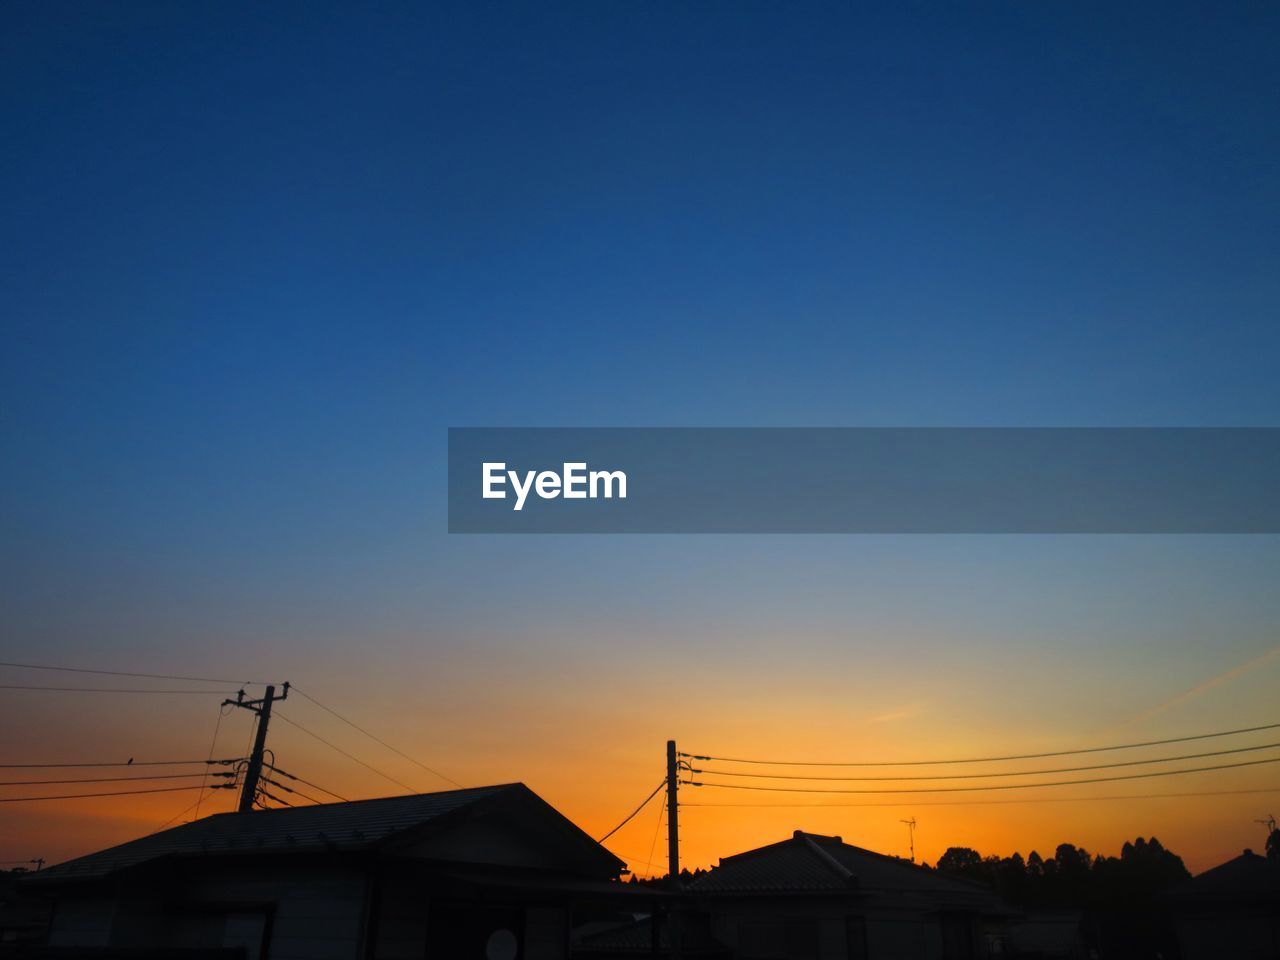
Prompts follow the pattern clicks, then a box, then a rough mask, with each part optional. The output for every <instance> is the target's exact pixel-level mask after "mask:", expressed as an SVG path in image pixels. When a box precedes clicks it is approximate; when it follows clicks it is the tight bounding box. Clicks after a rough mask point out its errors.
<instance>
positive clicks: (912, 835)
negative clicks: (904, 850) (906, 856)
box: [898, 817, 916, 863]
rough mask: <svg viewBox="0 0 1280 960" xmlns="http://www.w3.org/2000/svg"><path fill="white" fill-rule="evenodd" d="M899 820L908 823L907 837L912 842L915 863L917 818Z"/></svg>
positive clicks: (913, 861) (912, 857) (912, 858)
mask: <svg viewBox="0 0 1280 960" xmlns="http://www.w3.org/2000/svg"><path fill="white" fill-rule="evenodd" d="M898 822H899V823H905V824H906V825H907V838H908V840H909V841H910V843H911V862H912V863H915V862H916V818H915V817H912V818H911V819H910V820H899V821H898Z"/></svg>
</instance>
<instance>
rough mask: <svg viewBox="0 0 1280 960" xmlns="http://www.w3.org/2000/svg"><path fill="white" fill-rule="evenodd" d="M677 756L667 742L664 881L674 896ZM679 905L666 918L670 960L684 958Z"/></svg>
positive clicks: (677, 856) (677, 828)
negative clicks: (665, 868) (665, 864)
mask: <svg viewBox="0 0 1280 960" xmlns="http://www.w3.org/2000/svg"><path fill="white" fill-rule="evenodd" d="M678 757H679V755H678V754H677V753H676V742H675V741H674V740H668V741H667V880H668V882H669V883H670V886H671V890H672V891H673V892H674V893H676V894H677V895H678V894H679V892H680V802H679V800H678V798H677V790H679V787H680V761H679V759H678ZM680 913H681V912H680V901H679V900H678V899H677V900H675V901H674V902H673V903H672V905H671V913H670V914H669V915H668V923H667V933H668V936H669V938H670V941H671V960H681V958H682V957H683V956H684V945H683V940H684V936H683V933H684V931H683V928H682V923H681V920H682V918H681V915H680Z"/></svg>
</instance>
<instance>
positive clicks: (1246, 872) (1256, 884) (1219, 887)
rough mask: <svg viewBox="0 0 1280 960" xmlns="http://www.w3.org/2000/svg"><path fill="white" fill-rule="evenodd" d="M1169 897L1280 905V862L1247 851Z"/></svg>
mask: <svg viewBox="0 0 1280 960" xmlns="http://www.w3.org/2000/svg"><path fill="white" fill-rule="evenodd" d="M1169 896H1170V897H1171V898H1173V899H1176V900H1187V901H1196V900H1200V901H1223V902H1229V903H1244V902H1246V901H1258V900H1263V901H1270V902H1273V903H1280V860H1274V859H1270V858H1268V857H1263V856H1259V855H1258V854H1256V853H1254V852H1253V851H1252V850H1246V851H1244V853H1242V854H1240V856H1238V857H1234V858H1233V859H1231V860H1228V861H1227V862H1226V863H1220V864H1218V865H1217V866H1216V867H1213V868H1212V869H1209V870H1206V871H1205V872H1204V873H1202V874H1200V875H1199V876H1197V877H1194V878H1192V879H1191V880H1188V881H1187V882H1186V883H1182V884H1179V885H1178V886H1177V887H1175V888H1174V889H1173V890H1172V891H1170V893H1169Z"/></svg>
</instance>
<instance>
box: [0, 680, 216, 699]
mask: <svg viewBox="0 0 1280 960" xmlns="http://www.w3.org/2000/svg"><path fill="white" fill-rule="evenodd" d="M0 690H38V691H44V692H48V693H188V694H199V695H202V696H206V697H207V696H219V697H224V696H228V695H230V694H233V693H235V691H234V690H156V689H154V688H151V687H37V686H31V685H27V684H20V683H6V684H0Z"/></svg>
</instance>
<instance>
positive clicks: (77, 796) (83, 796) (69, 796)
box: [0, 783, 234, 803]
mask: <svg viewBox="0 0 1280 960" xmlns="http://www.w3.org/2000/svg"><path fill="white" fill-rule="evenodd" d="M233 786H234V784H230V783H227V784H217V785H216V786H213V787H210V789H211V790H230V789H231V788H232V787H233ZM199 789H200V786H199V784H197V785H196V786H193V787H155V788H153V789H150V790H115V791H112V792H109V793H66V794H62V795H60V796H55V797H0V803H29V802H32V801H35V800H89V799H92V798H94V797H133V796H137V795H138V794H142V793H177V792H179V791H180V790H199Z"/></svg>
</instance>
